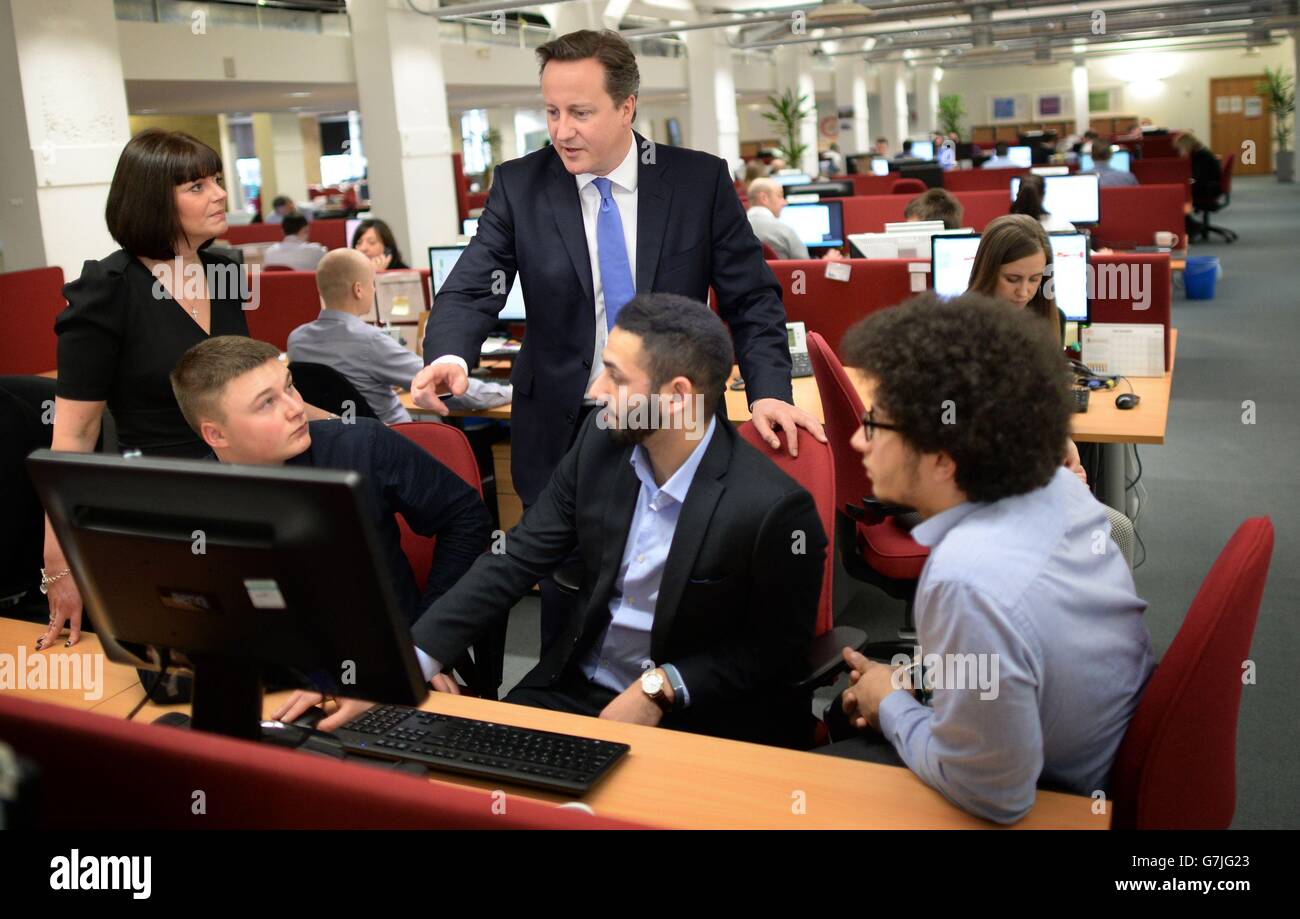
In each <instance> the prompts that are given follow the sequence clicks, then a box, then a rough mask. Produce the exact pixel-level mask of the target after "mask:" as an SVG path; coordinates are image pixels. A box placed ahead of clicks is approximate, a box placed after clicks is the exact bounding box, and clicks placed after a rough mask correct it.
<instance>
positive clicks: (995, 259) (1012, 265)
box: [967, 176, 1088, 482]
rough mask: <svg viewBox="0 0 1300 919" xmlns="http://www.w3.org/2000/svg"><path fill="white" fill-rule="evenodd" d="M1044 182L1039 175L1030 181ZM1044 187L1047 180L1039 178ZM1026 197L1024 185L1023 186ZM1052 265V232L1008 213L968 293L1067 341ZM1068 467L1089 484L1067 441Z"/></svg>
mask: <svg viewBox="0 0 1300 919" xmlns="http://www.w3.org/2000/svg"><path fill="white" fill-rule="evenodd" d="M1025 178H1026V179H1029V178H1036V179H1037V178H1039V177H1038V176H1025ZM1039 181H1040V182H1041V181H1042V180H1041V179H1039ZM1021 193H1022V194H1023V193H1024V185H1021ZM1051 264H1052V246H1051V243H1050V242H1049V241H1048V238H1047V232H1046V231H1045V230H1044V229H1043V227H1042V225H1041V224H1040V223H1039V222H1038V220H1036V219H1035V218H1034V217H1032V216H1029V215H1027V214H1008V215H1007V216H1006V217H998V218H997V219H996V220H993V221H990V222H989V224H988V226H986V227H985V228H984V232H983V233H982V234H981V236H980V244H979V248H978V249H977V250H976V251H975V262H974V264H972V266H971V272H970V283H969V285H968V286H967V292H968V293H970V292H974V293H980V294H985V295H986V296H990V297H994V298H996V299H998V300H1001V301H1002V302H1004V303H1009V304H1011V305H1012V306H1014V307H1015V308H1016V309H1019V310H1024V311H1025V312H1026V313H1028V314H1029V315H1030V316H1031V317H1033V319H1032V320H1031V321H1034V322H1040V323H1041V324H1042V327H1043V331H1044V334H1046V335H1055V336H1056V340H1057V341H1058V342H1060V343H1061V344H1064V341H1065V314H1064V313H1062V312H1061V310H1060V309H1059V308H1058V307H1057V305H1056V299H1055V298H1054V297H1053V296H1052V294H1051V291H1050V289H1049V288H1046V287H1044V286H1043V278H1044V276H1046V275H1048V274H1049V273H1050V272H1049V270H1048V269H1049V266H1050V265H1051ZM1063 462H1064V465H1065V466H1067V467H1069V469H1070V471H1071V472H1073V473H1074V474H1075V475H1077V476H1078V477H1079V478H1080V479H1082V480H1083V481H1084V482H1087V480H1088V475H1087V473H1086V472H1085V471H1084V468H1083V464H1082V462H1081V461H1080V459H1079V448H1078V447H1076V446H1075V445H1074V441H1073V440H1071V439H1069V438H1066V441H1065V458H1064V461H1063Z"/></svg>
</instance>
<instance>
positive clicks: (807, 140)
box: [775, 45, 817, 176]
mask: <svg viewBox="0 0 1300 919" xmlns="http://www.w3.org/2000/svg"><path fill="white" fill-rule="evenodd" d="M787 89H790V90H794V94H795V96H796V98H797V97H800V96H802V97H804V103H803V104H804V110H805V111H807V112H808V116H807V117H806V118H804V119H803V121H802V122H800V125H799V138H798V139H799V142H800V143H802V144H803V145H804V153H803V159H801V160H800V161H799V162H798V163H787V164H786V165H788V166H790V167H791V168H798V169H800V170H802V171H803V172H806V173H807V174H808V175H814V176H815V175H816V174H817V87H816V85H815V84H814V82H813V74H812V60H811V59H810V58H809V57H808V55H807V53H806V52H804V51H803V50H802V46H799V45H796V46H793V47H784V48H777V49H776V93H775V95H777V96H780V95H781V94H782V93H784V92H785V91H786V90H787Z"/></svg>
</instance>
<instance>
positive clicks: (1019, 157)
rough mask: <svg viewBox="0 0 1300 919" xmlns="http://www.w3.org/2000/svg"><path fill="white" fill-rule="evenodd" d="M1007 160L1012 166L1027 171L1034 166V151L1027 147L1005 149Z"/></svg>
mask: <svg viewBox="0 0 1300 919" xmlns="http://www.w3.org/2000/svg"><path fill="white" fill-rule="evenodd" d="M1007 158H1008V159H1010V160H1011V165H1012V166H1023V167H1024V168H1025V169H1028V168H1029V167H1030V166H1032V165H1034V151H1033V150H1031V149H1030V148H1029V147H1007Z"/></svg>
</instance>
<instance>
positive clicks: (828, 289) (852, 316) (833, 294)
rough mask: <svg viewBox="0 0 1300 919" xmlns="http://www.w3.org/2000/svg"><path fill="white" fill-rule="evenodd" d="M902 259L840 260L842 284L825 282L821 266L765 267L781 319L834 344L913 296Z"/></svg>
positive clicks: (775, 264) (788, 263)
mask: <svg viewBox="0 0 1300 919" xmlns="http://www.w3.org/2000/svg"><path fill="white" fill-rule="evenodd" d="M913 261H916V260H908V259H860V258H854V259H846V260H843V261H841V262H839V264H840V265H841V266H845V267H847V268H848V270H849V278H848V280H847V281H838V280H835V279H833V278H828V277H827V276H826V263H825V262H822V261H817V260H815V259H814V260H809V261H804V260H796V259H789V260H778V261H775V262H768V267H770V268H771V269H772V273H773V274H775V275H776V279H777V282H778V283H780V285H781V302H782V303H784V304H785V312H786V318H787V319H788V320H789V321H791V322H802V323H804V325H805V326H806V327H807V328H808V330H809V331H812V332H820V333H821V335H822V337H823V338H824V339H826V340H827V341H830V342H834V343H836V344H838V343H839V342H840V340H841V339H842V338H843V337H844V333H845V332H847V331H848V328H849V326H851V325H853V323H855V322H857V321H858V320H859V319H861V318H863V317H864V316H868V315H870V314H871V313H874V312H877V311H879V310H882V309H887V308H889V307H891V306H897V305H898V304H899V303H902V302H903V301H904V300H906V299H908V298H909V297H911V296H913V293H912V288H911V277H912V276H911V271H910V270H909V265H911V264H912V262H913Z"/></svg>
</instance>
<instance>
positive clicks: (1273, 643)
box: [504, 177, 1300, 828]
mask: <svg viewBox="0 0 1300 919" xmlns="http://www.w3.org/2000/svg"><path fill="white" fill-rule="evenodd" d="M1214 219H1215V222H1219V223H1222V224H1223V225H1225V226H1229V227H1232V228H1233V229H1234V230H1236V231H1237V232H1238V233H1239V234H1240V237H1241V238H1240V239H1239V241H1238V242H1236V243H1233V244H1231V245H1227V244H1224V243H1222V242H1210V243H1200V244H1197V245H1194V246H1193V247H1192V254H1193V255H1216V256H1219V258H1220V259H1221V261H1222V265H1223V276H1222V278H1221V279H1220V280H1219V283H1218V290H1217V292H1216V294H1217V295H1216V298H1215V299H1214V300H1208V301H1198V300H1187V299H1186V298H1185V297H1184V296H1183V293H1182V289H1181V280H1180V281H1179V282H1178V283H1177V284H1176V286H1175V291H1174V303H1173V320H1174V325H1175V326H1176V327H1177V329H1178V336H1179V337H1178V355H1177V363H1176V373H1175V376H1174V389H1173V401H1172V404H1171V406H1170V411H1169V427H1168V434H1167V437H1166V440H1165V443H1164V444H1163V445H1162V446H1159V447H1153V446H1148V447H1142V448H1140V456H1141V460H1142V465H1143V475H1142V483H1143V484H1144V485H1145V486H1146V488H1147V500H1146V503H1145V506H1144V507H1143V508H1142V510H1141V512H1140V514H1139V517H1138V532H1139V534H1140V535H1141V537H1142V540H1143V542H1144V543H1145V546H1146V561H1145V563H1144V564H1142V565H1141V567H1139V568H1138V570H1137V571H1136V573H1135V576H1134V577H1135V580H1136V582H1137V587H1138V593H1139V594H1140V595H1141V596H1142V597H1143V599H1145V600H1146V601H1147V602H1148V603H1149V604H1150V607H1149V609H1148V610H1147V614H1146V618H1147V624H1148V627H1149V628H1150V630H1151V637H1152V641H1153V643H1154V646H1155V649H1156V654H1157V655H1158V656H1159V655H1163V654H1164V651H1165V649H1166V648H1167V647H1168V646H1169V644H1170V642H1172V641H1173V638H1174V635H1175V633H1176V632H1177V631H1178V628H1179V626H1180V625H1181V624H1182V621H1183V616H1184V615H1185V614H1186V612H1187V608H1188V606H1189V605H1190V604H1191V601H1192V598H1193V596H1195V594H1196V591H1197V589H1198V588H1199V586H1200V583H1201V580H1202V578H1204V576H1205V574H1206V572H1207V571H1208V570H1209V568H1210V565H1211V564H1213V562H1214V559H1215V557H1216V556H1217V555H1218V553H1219V551H1220V550H1221V549H1222V548H1223V546H1224V544H1225V543H1226V542H1227V540H1228V538H1229V536H1231V535H1232V532H1233V530H1234V529H1235V528H1236V527H1237V525H1238V524H1240V523H1241V521H1243V520H1245V519H1246V518H1247V517H1252V516H1258V515H1268V516H1269V517H1271V518H1272V520H1273V526H1274V527H1275V528H1276V530H1277V543H1276V545H1275V547H1274V552H1273V564H1272V568H1271V570H1270V572H1269V580H1268V586H1267V589H1266V590H1265V592H1264V602H1263V606H1262V608H1261V609H1260V614H1259V623H1258V625H1257V626H1256V629H1255V638H1254V643H1253V645H1252V649H1251V659H1252V660H1253V661H1254V663H1255V666H1256V683H1255V684H1254V685H1247V686H1245V687H1244V690H1243V693H1242V701H1241V720H1240V724H1239V729H1238V734H1237V813H1236V819H1235V820H1234V822H1233V826H1234V827H1242V828H1266V827H1288V828H1300V779H1298V778H1297V776H1298V775H1300V715H1297V711H1298V710H1300V680H1297V678H1296V675H1297V672H1298V671H1300V608H1298V607H1300V566H1298V565H1297V561H1298V560H1300V535H1298V529H1297V524H1300V499H1298V498H1297V495H1296V485H1297V482H1298V481H1300V474H1297V466H1298V465H1300V449H1297V448H1298V447H1300V430H1298V426H1300V410H1298V406H1300V185H1279V184H1278V183H1277V182H1276V181H1275V180H1274V179H1272V178H1271V177H1270V178H1250V179H1240V178H1239V179H1237V180H1236V181H1235V182H1234V193H1233V199H1232V204H1231V206H1230V207H1228V208H1227V209H1225V210H1223V211H1221V212H1219V214H1217V215H1215V218H1214ZM1246 400H1251V401H1253V402H1254V404H1255V414H1256V423H1255V424H1253V425H1247V424H1243V423H1242V413H1243V408H1242V403H1243V402H1245V401H1246ZM1140 555H1141V550H1139V558H1140ZM835 588H836V589H835V609H836V615H837V622H839V623H840V624H852V625H858V626H860V627H862V628H864V629H866V630H867V632H868V634H870V635H871V636H872V638H873V639H874V638H879V639H885V638H889V637H892V634H893V633H894V632H895V631H896V630H897V627H898V624H899V622H900V621H901V618H902V605H901V604H899V603H898V602H897V601H894V600H890V599H889V598H887V597H885V596H884V595H883V594H881V593H880V592H879V591H877V590H875V589H874V588H871V587H867V586H864V585H861V584H860V583H858V582H856V581H853V580H852V579H851V578H849V577H848V575H847V574H845V573H844V572H843V571H842V570H841V571H838V572H837V577H836V585H835ZM537 636H538V613H537V600H536V599H535V598H526V599H524V600H523V601H521V603H520V604H519V605H518V606H517V607H516V609H515V612H514V614H513V615H512V616H511V622H510V631H509V638H508V646H507V660H506V678H505V683H504V686H505V687H506V688H509V687H511V686H513V685H514V684H515V683H517V682H518V681H519V679H520V678H521V677H522V676H523V675H524V674H525V673H526V672H527V671H528V670H529V669H530V668H531V667H532V665H533V664H534V663H535V662H536V660H537V648H538V637H537ZM1293 668H1296V669H1293ZM834 693H835V689H828V690H823V691H822V692H820V693H819V694H818V701H817V702H816V705H818V706H821V707H824V706H825V704H826V701H827V700H829V699H830V698H831V697H832V696H833V695H834Z"/></svg>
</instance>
